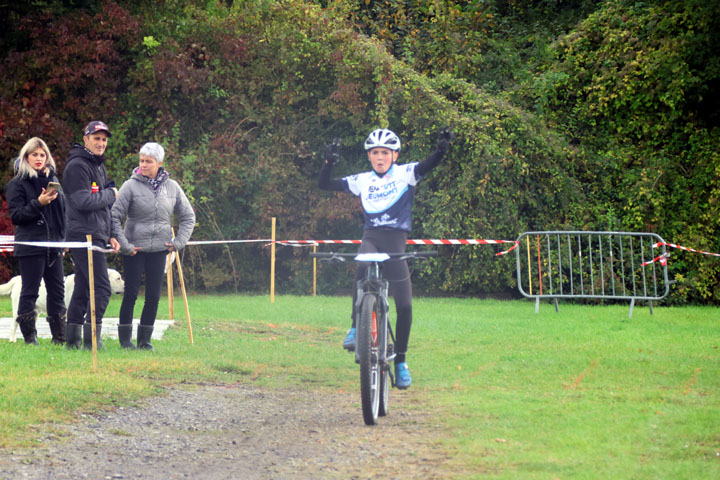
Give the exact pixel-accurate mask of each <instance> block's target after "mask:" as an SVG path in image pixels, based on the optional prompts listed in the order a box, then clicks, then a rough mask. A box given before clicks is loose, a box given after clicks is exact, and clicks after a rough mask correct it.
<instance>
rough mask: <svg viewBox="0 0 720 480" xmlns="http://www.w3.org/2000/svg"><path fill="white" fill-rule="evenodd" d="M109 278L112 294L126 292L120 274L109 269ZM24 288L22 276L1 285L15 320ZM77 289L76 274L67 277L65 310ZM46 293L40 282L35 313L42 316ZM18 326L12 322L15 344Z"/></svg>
mask: <svg viewBox="0 0 720 480" xmlns="http://www.w3.org/2000/svg"><path fill="white" fill-rule="evenodd" d="M108 277H110V290H111V291H112V293H123V292H124V291H125V282H124V281H123V279H122V276H120V272H118V271H117V270H113V269H112V268H108ZM21 288H22V279H21V278H20V275H16V276H14V277H12V278H11V279H10V281H9V282H7V283H6V284H4V285H0V295H4V296H7V295H10V299H11V300H12V315H13V320H15V319H16V318H17V314H18V311H17V310H18V304H19V303H20V290H21ZM74 288H75V274H72V275H68V276H67V277H65V308H67V306H68V305H70V297H72V293H73V289H74ZM46 295H47V293H46V291H45V281H41V282H40V290H39V291H38V298H37V302H35V311H36V312H37V313H38V315H40V314H41V313H47V299H46ZM17 327H18V324H17V322H16V321H13V322H12V328H11V329H10V341H11V342H15V340H16V336H17Z"/></svg>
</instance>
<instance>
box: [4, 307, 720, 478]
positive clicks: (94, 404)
mask: <svg viewBox="0 0 720 480" xmlns="http://www.w3.org/2000/svg"><path fill="white" fill-rule="evenodd" d="M3 300H5V299H3ZM349 303H350V301H349V299H346V298H331V297H317V298H313V297H294V296H280V297H277V298H276V301H275V303H274V304H270V301H269V299H268V297H265V296H258V297H252V296H196V297H193V298H192V299H191V313H192V316H193V333H194V340H195V343H194V345H192V346H191V345H189V343H188V334H187V329H186V327H185V319H184V316H183V314H182V312H183V310H182V305H181V303H180V302H177V304H176V316H177V317H178V320H177V324H176V326H175V327H173V328H171V329H170V330H168V331H167V332H166V333H165V336H164V337H163V339H162V340H160V341H157V342H154V343H155V344H156V347H157V352H156V353H154V354H153V353H149V352H127V351H123V350H122V349H120V347H119V345H118V344H117V341H112V340H108V341H106V342H105V344H106V347H107V348H106V350H105V351H104V352H101V353H100V355H99V366H100V368H99V372H98V373H94V372H93V371H92V363H91V357H90V355H89V353H87V352H72V351H66V350H65V349H64V348H59V347H55V346H52V345H50V344H49V340H41V346H40V347H39V348H30V347H26V346H25V345H23V344H21V343H18V344H10V343H7V342H6V341H1V342H0V365H2V376H0V391H2V393H3V394H2V396H1V397H0V446H4V447H14V446H22V445H29V444H32V443H33V442H34V439H35V438H36V436H37V431H38V430H43V429H51V428H52V422H64V421H68V420H70V419H72V418H73V417H74V416H75V415H77V413H78V412H79V411H92V410H97V409H102V408H108V407H112V406H114V405H120V404H129V403H132V402H133V401H135V400H137V399H138V398H141V397H143V396H147V395H151V394H154V393H156V392H157V387H158V386H160V385H163V384H174V383H180V382H201V381H212V382H255V383H257V384H259V385H263V386H267V387H271V388H274V387H286V386H296V385H301V386H302V387H303V388H306V389H307V388H311V389H317V390H318V392H319V393H321V392H323V391H327V390H328V389H333V390H337V389H342V390H343V391H346V392H353V391H355V390H356V389H357V367H356V365H355V364H354V363H353V362H352V360H351V357H350V356H349V355H347V354H345V353H344V352H342V351H341V349H340V347H339V345H340V342H341V340H342V338H343V336H344V333H345V329H346V328H347V323H348V312H347V310H348V306H349ZM118 307H119V301H118V300H117V299H114V300H113V302H112V303H111V305H110V308H109V309H108V316H116V315H117V308H118ZM160 312H161V313H160V316H163V313H164V312H167V305H166V304H164V305H161V306H160ZM0 313H2V315H3V316H9V302H5V303H2V302H0ZM627 313H628V307H627V305H618V306H573V305H561V306H560V312H559V313H556V312H555V311H554V309H553V307H552V306H550V305H544V306H542V307H541V311H540V313H539V314H535V313H534V306H533V305H532V303H530V302H526V301H518V302H501V301H490V300H473V299H422V298H418V299H415V302H414V315H415V324H414V326H413V334H412V338H411V352H410V356H409V358H408V361H409V363H410V366H411V370H412V373H413V379H414V383H413V387H412V388H411V389H410V390H408V391H407V392H402V393H400V392H397V391H394V392H393V393H392V395H393V397H394V400H391V406H392V405H395V407H394V408H403V409H416V410H422V411H424V412H428V411H430V412H434V414H435V415H436V417H437V422H438V423H441V424H443V425H445V426H446V427H447V430H446V431H448V432H450V434H449V436H448V437H447V438H444V439H441V442H442V443H443V444H444V445H445V446H446V447H447V448H448V450H451V451H453V452H455V459H454V462H455V463H457V468H458V471H459V472H469V473H468V475H467V476H470V477H472V476H475V475H476V476H478V477H480V476H490V477H491V478H548V479H550V478H588V479H590V478H593V479H594V478H637V479H645V478H647V479H656V478H673V479H676V478H688V479H690V478H720V322H718V320H720V311H718V310H717V309H715V308H709V307H696V308H681V309H677V308H667V307H656V308H655V314H654V315H650V314H649V312H648V309H647V308H640V307H637V308H636V309H635V312H634V314H633V318H632V319H628V318H627ZM391 414H392V413H391ZM360 415H361V413H360V411H359V409H358V416H360ZM30 426H35V427H34V428H28V427H30ZM363 428H364V427H363ZM463 476H465V475H463Z"/></svg>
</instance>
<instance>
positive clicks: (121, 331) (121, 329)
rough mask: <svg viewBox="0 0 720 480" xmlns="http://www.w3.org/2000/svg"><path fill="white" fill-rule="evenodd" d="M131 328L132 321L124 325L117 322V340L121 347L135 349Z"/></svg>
mask: <svg viewBox="0 0 720 480" xmlns="http://www.w3.org/2000/svg"><path fill="white" fill-rule="evenodd" d="M132 329H133V326H132V323H127V324H125V325H121V324H118V340H120V346H121V347H122V348H129V349H130V350H135V344H133V342H132Z"/></svg>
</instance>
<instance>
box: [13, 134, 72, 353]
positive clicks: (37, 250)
mask: <svg viewBox="0 0 720 480" xmlns="http://www.w3.org/2000/svg"><path fill="white" fill-rule="evenodd" d="M14 167H15V177H13V179H12V180H10V181H9V182H8V184H7V186H6V187H5V192H6V197H7V203H8V210H9V211H10V218H11V220H12V223H13V225H15V242H60V241H62V240H63V238H64V237H65V197H64V195H63V192H62V188H60V183H59V182H58V179H57V176H56V167H55V161H54V160H53V157H52V155H51V154H50V149H49V148H48V146H47V144H46V143H45V142H44V141H43V140H42V139H40V138H38V137H33V138H31V139H30V140H28V141H27V142H26V143H25V145H24V146H23V147H22V149H21V150H20V155H19V156H18V157H17V159H15V165H14ZM13 256H14V257H16V258H17V259H18V264H19V266H20V276H21V278H22V289H21V291H20V302H19V303H18V313H17V318H16V319H15V320H16V321H17V322H18V325H19V326H20V331H21V332H22V334H23V338H24V339H25V343H26V344H33V345H37V344H38V342H37V329H36V327H35V322H36V320H37V313H36V312H35V302H36V301H37V298H38V291H39V289H40V282H41V281H42V280H45V289H46V291H47V313H48V315H47V321H48V323H49V324H50V332H51V334H52V343H54V344H60V345H61V344H63V343H64V342H65V316H66V309H65V300H64V297H65V274H64V270H63V261H62V249H61V248H54V247H46V246H33V245H23V244H22V243H16V244H15V248H14V252H13Z"/></svg>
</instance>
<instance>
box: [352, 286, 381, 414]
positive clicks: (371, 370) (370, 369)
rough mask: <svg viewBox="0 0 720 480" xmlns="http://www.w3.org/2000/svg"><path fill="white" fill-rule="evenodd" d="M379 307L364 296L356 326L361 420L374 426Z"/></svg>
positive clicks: (377, 397) (371, 297)
mask: <svg viewBox="0 0 720 480" xmlns="http://www.w3.org/2000/svg"><path fill="white" fill-rule="evenodd" d="M380 315H381V312H380V306H379V305H378V303H377V298H376V297H375V296H374V295H365V298H363V301H362V304H361V307H360V318H359V319H358V324H357V338H356V344H355V348H356V352H355V353H356V354H357V356H358V360H359V361H360V399H361V401H362V402H361V403H362V412H363V420H365V424H366V425H375V423H376V422H377V417H378V411H379V408H380V374H381V372H380V366H379V362H378V360H379V355H378V320H379V317H380Z"/></svg>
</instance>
